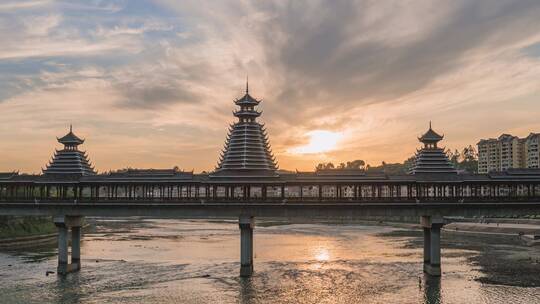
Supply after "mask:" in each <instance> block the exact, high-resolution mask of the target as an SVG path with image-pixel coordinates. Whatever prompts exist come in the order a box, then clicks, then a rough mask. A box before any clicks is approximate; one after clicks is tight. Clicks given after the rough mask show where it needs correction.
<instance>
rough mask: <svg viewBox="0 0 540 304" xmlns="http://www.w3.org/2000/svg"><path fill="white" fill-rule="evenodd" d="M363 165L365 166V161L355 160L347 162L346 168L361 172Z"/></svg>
mask: <svg viewBox="0 0 540 304" xmlns="http://www.w3.org/2000/svg"><path fill="white" fill-rule="evenodd" d="M365 165H366V162H365V161H363V160H361V159H357V160H353V161H351V162H347V166H346V167H347V169H349V170H363V169H364V166H365Z"/></svg>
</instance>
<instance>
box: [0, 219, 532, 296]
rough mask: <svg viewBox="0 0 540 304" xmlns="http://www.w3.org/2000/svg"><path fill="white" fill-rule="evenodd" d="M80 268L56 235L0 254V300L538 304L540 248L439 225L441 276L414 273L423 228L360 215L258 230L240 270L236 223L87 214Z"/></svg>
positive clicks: (418, 266) (418, 264)
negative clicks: (67, 270) (64, 272)
mask: <svg viewBox="0 0 540 304" xmlns="http://www.w3.org/2000/svg"><path fill="white" fill-rule="evenodd" d="M89 221H90V222H92V223H93V224H94V225H95V226H96V228H95V229H93V230H92V231H90V232H87V233H85V236H84V241H83V243H82V248H81V250H82V257H83V261H82V263H83V269H82V271H80V272H78V273H74V274H70V275H68V276H67V277H65V278H62V277H58V276H56V275H49V276H46V275H45V273H46V271H48V270H52V271H56V253H55V248H54V246H50V247H48V248H47V247H45V248H33V249H28V250H25V251H19V252H4V253H0V303H210V302H211V303H250V304H251V303H540V287H538V286H540V276H539V275H538V273H540V272H539V270H540V265H539V263H538V261H537V260H540V250H539V249H537V248H531V247H524V246H522V245H520V243H519V242H517V241H516V240H512V239H508V237H505V238H497V237H493V236H470V235H460V234H452V233H448V232H445V233H443V242H442V244H443V252H442V255H443V258H442V265H443V277H442V279H440V280H438V279H430V278H429V277H426V276H424V275H423V273H422V248H421V246H422V239H421V234H420V232H417V231H408V230H403V229H398V228H391V227H382V226H365V225H322V224H320V225H319V224H295V225H279V226H270V227H259V226H258V227H256V229H255V274H254V276H253V277H252V278H251V279H240V278H239V277H238V273H239V268H240V267H239V246H240V244H239V231H238V226H237V223H235V222H207V221H185V220H139V219H137V220H133V219H128V220H102V219H89Z"/></svg>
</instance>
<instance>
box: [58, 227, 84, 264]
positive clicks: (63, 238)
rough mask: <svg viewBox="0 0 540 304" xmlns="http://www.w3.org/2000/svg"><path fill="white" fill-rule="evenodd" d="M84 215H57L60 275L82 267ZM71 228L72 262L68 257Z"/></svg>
mask: <svg viewBox="0 0 540 304" xmlns="http://www.w3.org/2000/svg"><path fill="white" fill-rule="evenodd" d="M82 222H83V217H82V216H55V217H54V224H55V226H56V228H57V229H58V268H57V273H58V274H59V275H65V274H67V273H69V272H73V271H77V270H79V269H81V226H82ZM70 228H71V263H69V257H68V253H69V251H68V232H69V229H70Z"/></svg>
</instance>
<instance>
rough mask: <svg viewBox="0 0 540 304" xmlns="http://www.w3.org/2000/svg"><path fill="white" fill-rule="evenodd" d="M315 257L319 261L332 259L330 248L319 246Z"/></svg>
mask: <svg viewBox="0 0 540 304" xmlns="http://www.w3.org/2000/svg"><path fill="white" fill-rule="evenodd" d="M315 259H316V260H317V261H319V262H327V261H328V260H329V259H330V252H329V250H328V248H325V247H319V248H317V249H316V250H315Z"/></svg>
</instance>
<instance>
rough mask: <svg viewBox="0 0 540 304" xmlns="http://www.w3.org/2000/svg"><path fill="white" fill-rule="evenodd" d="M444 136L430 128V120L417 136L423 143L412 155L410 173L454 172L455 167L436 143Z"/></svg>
mask: <svg viewBox="0 0 540 304" xmlns="http://www.w3.org/2000/svg"><path fill="white" fill-rule="evenodd" d="M443 138H444V136H443V135H439V134H438V133H437V132H435V131H434V130H433V129H432V125H431V120H430V121H429V129H428V130H427V132H426V133H424V135H422V136H421V137H419V138H418V140H419V141H420V142H422V143H423V144H424V147H422V149H420V150H417V153H416V155H415V156H414V163H413V166H412V168H410V173H411V174H419V173H420V174H421V173H447V174H455V173H457V171H456V169H455V168H454V167H453V165H452V163H451V162H450V160H449V159H448V156H447V155H446V153H445V152H444V149H443V148H439V147H438V146H437V143H438V142H439V141H441V140H442V139H443Z"/></svg>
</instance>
